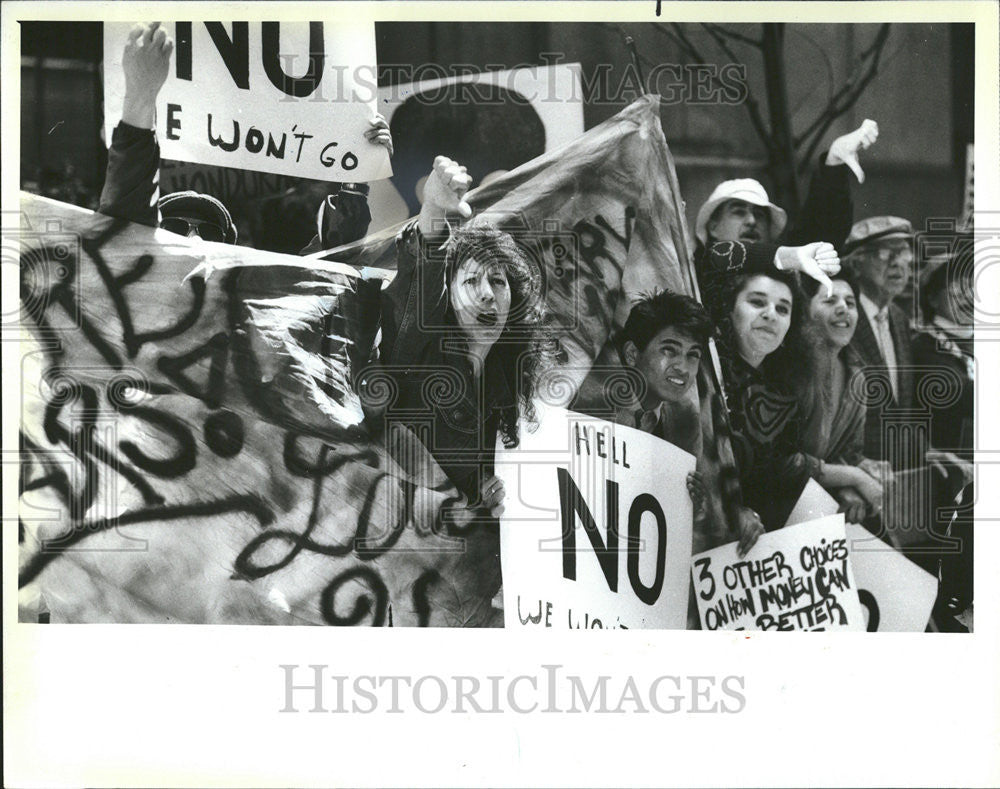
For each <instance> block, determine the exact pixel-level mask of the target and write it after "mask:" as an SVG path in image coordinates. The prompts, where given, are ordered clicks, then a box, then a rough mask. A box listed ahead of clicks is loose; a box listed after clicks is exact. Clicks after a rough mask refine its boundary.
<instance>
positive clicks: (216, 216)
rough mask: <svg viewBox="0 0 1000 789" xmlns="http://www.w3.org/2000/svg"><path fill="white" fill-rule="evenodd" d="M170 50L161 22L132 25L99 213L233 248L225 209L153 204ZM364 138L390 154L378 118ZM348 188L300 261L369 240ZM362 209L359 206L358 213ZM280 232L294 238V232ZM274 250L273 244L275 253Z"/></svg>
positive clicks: (354, 192) (191, 202)
mask: <svg viewBox="0 0 1000 789" xmlns="http://www.w3.org/2000/svg"><path fill="white" fill-rule="evenodd" d="M173 49H174V42H173V40H172V39H171V38H170V36H168V35H167V33H166V31H165V30H164V29H163V28H161V27H160V23H159V22H152V23H150V24H148V25H143V24H137V25H136V26H135V27H133V28H132V30H131V31H130V33H129V37H128V41H127V43H126V44H125V49H124V52H123V53H122V70H123V71H124V73H125V97H124V99H123V101H122V117H121V121H120V122H119V123H118V125H117V126H115V129H114V132H113V133H112V137H111V146H110V148H109V150H108V169H107V175H106V177H105V181H104V189H103V190H102V192H101V199H100V203H99V206H98V211H99V212H100V213H102V214H106V215H107V216H114V217H119V218H121V219H127V220H129V221H130V222H136V223H139V224H143V225H148V226H150V227H156V226H160V227H162V228H164V229H165V230H170V231H171V232H175V233H179V234H181V235H185V236H188V237H194V236H198V237H200V238H203V239H204V240H206V241H222V242H224V243H228V244H235V243H236V241H237V230H236V225H235V223H234V222H233V220H232V217H231V216H230V214H229V211H228V210H227V209H226V207H225V206H224V205H223V204H222V203H221V202H220V201H219V200H217V199H216V198H214V197H212V196H211V195H206V194H200V193H198V192H192V191H188V192H183V193H180V195H181V196H180V197H175V195H164V196H163V197H162V198H159V199H158V194H159V168H160V146H159V143H158V142H157V138H156V98H157V96H158V95H159V93H160V89H161V88H162V87H163V84H164V82H166V79H167V76H168V74H169V71H170V57H171V54H172V53H173ZM365 138H366V139H367V140H368V141H369V142H371V143H374V144H378V145H384V146H385V147H386V148H387V149H388V150H389V152H390V155H391V154H392V138H391V136H390V134H389V125H388V123H386V121H385V119H384V118H383V117H382V116H381V115H376V116H375V118H374V119H373V120H372V122H371V128H370V129H368V130H366V132H365ZM351 186H352V185H345V187H347V188H341V185H339V184H333V185H332V187H331V188H334V189H336V190H337V191H336V192H335V193H334V194H333V195H329V196H327V197H326V198H325V199H324V200H323V202H322V203H321V204H320V208H319V211H318V214H317V222H316V226H317V236H316V237H315V238H314V239H313V241H311V242H309V243H308V244H307V245H306V248H305V249H303V250H302V254H307V253H309V252H313V251H318V250H319V249H326V248H331V247H335V246H339V245H341V244H346V243H350V242H351V241H356V240H358V239H360V238H362V237H364V235H365V234H366V233H367V232H368V225H369V223H370V222H371V213H370V212H369V211H368V205H367V187H365V188H364V190H363V192H362V190H361V189H359V188H357V187H356V185H354V187H355V188H351ZM279 199H280V196H279ZM359 201H360V202H361V203H363V206H359V205H357V204H358V202H359ZM273 213H274V211H272V214H273ZM220 230H221V234H220ZM284 230H285V232H286V233H288V232H291V230H292V226H286V227H285V228H284ZM220 235H221V237H220ZM272 235H273V234H272ZM307 238H308V231H306V234H305V237H304V238H302V239H300V243H297V244H294V245H293V248H292V249H289V250H288V251H293V250H294V249H298V248H299V247H301V246H302V245H303V244H306V239H307ZM273 247H274V244H271V245H270V248H272V251H273Z"/></svg>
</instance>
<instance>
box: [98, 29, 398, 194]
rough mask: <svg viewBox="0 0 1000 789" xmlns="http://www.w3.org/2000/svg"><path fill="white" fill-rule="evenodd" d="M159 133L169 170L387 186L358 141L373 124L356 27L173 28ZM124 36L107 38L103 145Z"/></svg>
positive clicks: (367, 65)
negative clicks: (178, 164)
mask: <svg viewBox="0 0 1000 789" xmlns="http://www.w3.org/2000/svg"><path fill="white" fill-rule="evenodd" d="M162 27H163V28H164V29H165V30H166V31H167V33H168V34H169V35H171V36H172V37H173V39H174V41H175V51H174V55H173V58H172V63H171V66H170V72H169V74H168V77H167V80H166V83H165V84H164V86H163V88H162V89H161V90H160V93H159V96H158V97H157V105H156V117H157V132H158V139H159V141H160V146H161V155H162V156H163V158H166V159H176V160H178V161H186V162H195V163H199V164H212V165H218V166H222V167H232V168H237V169H242V170H253V171H260V172H268V173H276V174H280V175H291V176H297V177H300V178H312V179H317V180H325V181H374V180H378V179H381V178H388V177H389V176H390V175H391V169H390V167H389V156H388V153H387V151H386V150H385V148H384V147H383V146H380V145H377V144H375V143H371V142H369V141H367V140H366V139H365V138H364V132H365V131H366V130H367V129H368V128H370V121H371V119H372V117H373V116H374V114H375V103H376V69H375V31H374V26H373V25H372V24H371V23H358V22H337V23H323V22H298V23H288V22H281V23H279V22H255V23H250V22H230V23H223V22H174V23H165V24H164V25H162ZM131 28H132V25H130V24H119V23H109V24H105V26H104V89H105V92H104V95H105V118H104V125H105V128H104V131H105V139H107V140H111V139H112V132H113V129H114V126H115V124H116V123H117V122H118V120H119V119H120V118H121V110H122V102H123V100H124V97H125V76H124V72H123V70H122V53H123V51H124V48H125V45H126V42H127V41H128V36H129V31H130V30H131Z"/></svg>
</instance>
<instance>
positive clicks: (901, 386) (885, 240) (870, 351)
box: [844, 216, 920, 468]
mask: <svg viewBox="0 0 1000 789" xmlns="http://www.w3.org/2000/svg"><path fill="white" fill-rule="evenodd" d="M844 251H845V254H846V256H847V257H846V261H845V262H846V265H848V266H849V267H850V268H851V270H852V271H853V272H854V274H855V275H856V276H857V278H858V282H859V285H860V287H861V298H860V300H859V301H860V304H859V305H858V306H859V308H860V309H859V310H858V327H857V329H856V330H855V332H854V338H853V339H852V340H851V345H850V347H851V349H852V351H853V352H854V353H856V354H857V356H858V358H859V359H860V361H861V363H862V364H863V365H864V367H865V368H866V369H865V374H866V376H867V377H868V378H869V379H875V380H881V381H883V382H885V383H886V384H887V385H888V387H889V391H890V392H891V396H890V400H889V405H890V406H891V407H892V408H897V409H906V408H911V407H912V406H913V385H914V381H913V370H912V367H913V351H912V347H911V344H910V323H909V319H908V318H907V316H906V313H905V312H903V310H902V309H900V308H899V307H898V306H896V305H895V304H893V299H895V298H896V296H898V295H900V294H901V293H902V292H903V290H904V289H905V288H906V283H907V282H908V280H909V278H910V267H911V266H912V264H913V227H912V226H911V225H910V223H909V222H908V221H907V220H905V219H901V218H899V217H896V216H874V217H870V218H869V219H863V220H861V221H860V222H857V223H856V224H855V225H854V227H852V228H851V232H850V234H849V235H848V236H847V240H846V241H845V242H844ZM883 407H884V403H878V402H875V403H873V404H872V405H871V406H870V407H869V409H868V414H867V417H866V419H865V450H864V454H865V456H866V457H870V458H874V459H877V460H888V461H890V462H891V463H892V465H893V467H894V468H909V467H913V466H914V465H919V462H920V460H919V458H918V457H916V456H913V457H905V456H903V453H900V452H894V451H891V449H890V448H889V447H886V446H884V441H883V437H882V411H883ZM911 454H912V453H909V452H906V453H905V455H911Z"/></svg>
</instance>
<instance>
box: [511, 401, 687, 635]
mask: <svg viewBox="0 0 1000 789" xmlns="http://www.w3.org/2000/svg"><path fill="white" fill-rule="evenodd" d="M694 464H695V459H694V456H693V455H690V454H688V453H687V452H684V451H683V450H681V449H678V448H677V447H675V446H673V445H672V444H669V443H667V442H666V441H663V440H661V439H659V438H656V437H654V436H652V435H650V434H649V433H644V432H642V431H639V430H635V429H632V428H628V427H622V426H621V425H614V424H611V423H610V422H605V421H603V420H600V419H595V418H593V417H589V416H584V415H582V414H577V413H575V412H572V411H566V410H564V409H561V408H555V407H540V410H539V427H538V430H537V431H536V432H535V433H529V432H526V431H522V436H521V444H520V446H519V447H518V448H517V449H516V450H505V451H498V453H497V474H498V475H500V477H501V478H502V479H503V480H504V484H505V486H506V489H507V496H506V499H505V502H504V506H505V513H504V516H503V518H502V519H501V532H500V535H501V542H500V550H501V563H502V568H503V582H504V618H505V624H506V626H507V627H535V626H537V627H553V628H563V629H564V628H585V629H591V628H602V629H609V628H657V629H682V628H684V627H685V624H686V615H687V601H688V588H689V586H688V576H687V568H688V566H689V563H690V559H691V528H692V526H691V518H692V505H691V500H690V498H689V496H688V493H687V488H686V484H685V480H686V478H687V474H688V472H690V471H693V470H694Z"/></svg>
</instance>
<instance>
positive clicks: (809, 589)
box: [691, 515, 864, 630]
mask: <svg viewBox="0 0 1000 789" xmlns="http://www.w3.org/2000/svg"><path fill="white" fill-rule="evenodd" d="M691 576H692V578H693V579H694V589H695V594H696V599H697V601H698V613H699V615H700V616H701V622H702V626H703V627H704V628H705V629H706V630H863V629H864V618H863V614H862V611H861V604H860V603H859V601H858V592H857V586H856V584H855V581H854V573H853V571H852V568H851V562H850V556H849V553H848V547H847V536H846V534H845V531H844V516H843V515H831V516H828V517H825V518H820V519H818V520H814V521H810V522H809V523H803V524H799V525H798V526H786V527H785V528H784V529H779V530H778V531H774V532H770V533H768V534H764V535H762V536H761V537H760V539H759V540H757V544H756V545H754V547H753V548H752V549H751V550H750V552H749V553H748V554H747V555H746V556H745V557H743V558H742V559H741V558H740V557H739V556H737V554H736V543H729V544H728V545H723V546H721V547H719V548H714V549H712V550H711V551H706V552H704V553H701V554H698V555H697V556H695V557H694V558H693V559H692V561H691Z"/></svg>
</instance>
